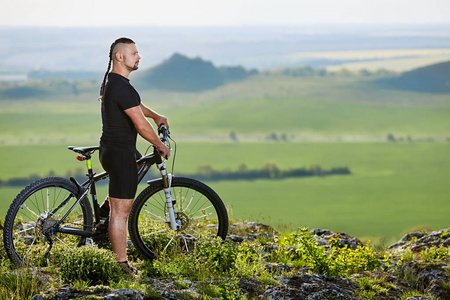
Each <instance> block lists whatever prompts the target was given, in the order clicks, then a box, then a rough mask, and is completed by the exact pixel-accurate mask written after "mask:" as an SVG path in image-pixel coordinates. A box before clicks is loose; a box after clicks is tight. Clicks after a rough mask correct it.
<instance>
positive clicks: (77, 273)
mask: <svg viewBox="0 0 450 300" xmlns="http://www.w3.org/2000/svg"><path fill="white" fill-rule="evenodd" d="M60 272H61V278H62V279H63V281H64V282H66V283H70V282H74V281H89V282H90V284H91V285H97V284H106V285H107V284H109V283H110V282H118V281H119V280H121V279H122V277H123V276H122V270H121V268H120V266H119V265H118V264H117V262H116V260H115V258H114V254H113V253H112V252H111V251H108V250H106V249H98V248H97V247H81V248H77V249H72V250H69V251H67V252H65V253H64V254H63V260H62V262H61V267H60Z"/></svg>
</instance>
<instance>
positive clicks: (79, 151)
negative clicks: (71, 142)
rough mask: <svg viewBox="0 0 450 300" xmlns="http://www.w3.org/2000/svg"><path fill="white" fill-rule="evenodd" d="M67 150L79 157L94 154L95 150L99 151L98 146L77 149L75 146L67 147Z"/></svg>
mask: <svg viewBox="0 0 450 300" xmlns="http://www.w3.org/2000/svg"><path fill="white" fill-rule="evenodd" d="M67 148H68V149H69V150H72V151H74V152H76V153H79V154H81V155H86V154H87V153H89V152H94V151H95V150H98V149H100V147H99V146H91V147H77V146H69V147H67Z"/></svg>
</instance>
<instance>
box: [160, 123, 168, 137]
mask: <svg viewBox="0 0 450 300" xmlns="http://www.w3.org/2000/svg"><path fill="white" fill-rule="evenodd" d="M158 134H162V135H163V136H164V137H167V136H169V135H170V132H169V129H167V127H166V125H164V124H160V125H159V127H158Z"/></svg>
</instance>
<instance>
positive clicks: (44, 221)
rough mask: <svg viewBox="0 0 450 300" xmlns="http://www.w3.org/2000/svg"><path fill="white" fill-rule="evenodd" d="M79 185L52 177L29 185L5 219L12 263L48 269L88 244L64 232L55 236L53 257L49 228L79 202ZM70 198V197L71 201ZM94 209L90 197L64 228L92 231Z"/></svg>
mask: <svg viewBox="0 0 450 300" xmlns="http://www.w3.org/2000/svg"><path fill="white" fill-rule="evenodd" d="M77 191H78V188H77V186H76V185H75V184H74V183H73V182H71V181H69V180H67V179H64V178H59V177H48V178H43V179H39V180H36V181H34V182H32V183H31V184H29V185H28V186H26V187H25V188H24V189H23V190H22V191H21V192H20V193H19V194H18V195H17V196H16V198H15V199H14V201H13V202H12V203H11V205H10V207H9V209H8V212H7V214H6V217H5V223H4V227H3V242H4V245H5V249H6V252H7V254H8V258H9V259H10V261H11V262H12V263H13V264H14V265H17V266H47V265H48V264H49V263H56V264H58V260H57V257H59V254H61V252H62V251H65V250H67V248H74V247H79V246H81V245H84V244H86V238H85V237H80V236H75V235H71V234H63V233H51V234H49V235H48V236H50V237H51V239H52V242H53V246H52V248H51V254H50V253H49V255H48V257H45V253H46V252H47V250H48V249H49V243H48V239H46V237H45V235H44V234H43V232H44V230H45V229H48V228H50V227H51V226H52V225H54V224H55V223H56V222H57V221H59V219H58V218H61V217H62V216H64V214H65V213H66V212H67V211H68V209H69V208H70V207H71V206H72V204H73V203H75V201H76V196H77ZM69 197H70V198H69ZM64 199H70V200H69V202H68V203H67V204H66V205H64V206H62V207H60V208H59V209H58V210H57V211H55V212H54V214H53V215H52V216H49V212H50V211H51V210H53V209H55V208H56V207H58V205H59V204H60V203H61V202H62V201H63V200H64ZM92 222H93V218H92V208H91V205H90V203H89V200H88V199H87V197H86V196H85V197H83V199H81V201H80V203H79V204H78V205H77V206H75V208H74V210H73V211H72V212H71V213H70V214H69V215H68V217H67V218H66V221H65V222H63V223H62V224H61V226H68V227H71V228H77V229H83V230H92Z"/></svg>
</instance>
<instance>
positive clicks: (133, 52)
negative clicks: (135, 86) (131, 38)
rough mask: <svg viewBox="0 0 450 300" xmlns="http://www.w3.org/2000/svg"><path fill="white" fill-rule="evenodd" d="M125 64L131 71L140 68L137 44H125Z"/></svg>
mask: <svg viewBox="0 0 450 300" xmlns="http://www.w3.org/2000/svg"><path fill="white" fill-rule="evenodd" d="M122 53H123V64H124V65H125V66H126V67H127V68H128V69H129V70H130V71H134V70H137V69H138V68H139V60H140V59H141V57H140V56H139V52H138V50H137V48H136V45H135V44H124V48H123V52H122Z"/></svg>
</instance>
